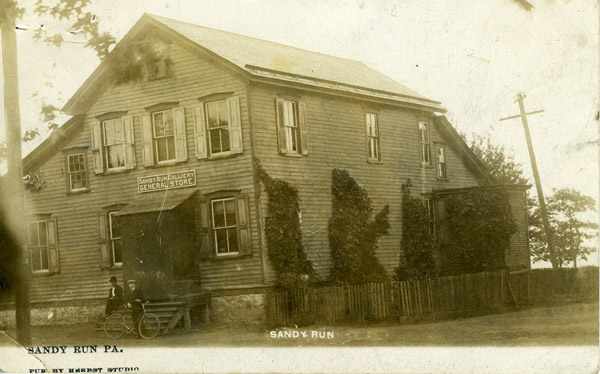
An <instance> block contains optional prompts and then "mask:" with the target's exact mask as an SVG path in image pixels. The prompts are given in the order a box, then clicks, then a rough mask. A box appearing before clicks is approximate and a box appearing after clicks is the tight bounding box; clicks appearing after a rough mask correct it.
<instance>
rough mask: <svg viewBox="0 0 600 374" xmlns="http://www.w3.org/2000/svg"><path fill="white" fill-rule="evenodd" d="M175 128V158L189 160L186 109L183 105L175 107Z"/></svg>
mask: <svg viewBox="0 0 600 374" xmlns="http://www.w3.org/2000/svg"><path fill="white" fill-rule="evenodd" d="M173 122H174V123H173V129H174V130H175V160H176V161H187V140H186V136H185V111H184V109H183V107H178V108H174V109H173Z"/></svg>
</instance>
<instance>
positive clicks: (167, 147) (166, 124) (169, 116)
mask: <svg viewBox="0 0 600 374" xmlns="http://www.w3.org/2000/svg"><path fill="white" fill-rule="evenodd" d="M152 129H153V131H154V134H153V136H154V147H155V149H154V152H155V154H156V161H157V162H158V163H161V162H165V161H174V160H175V129H174V124H173V111H172V110H164V111H161V112H155V113H152Z"/></svg>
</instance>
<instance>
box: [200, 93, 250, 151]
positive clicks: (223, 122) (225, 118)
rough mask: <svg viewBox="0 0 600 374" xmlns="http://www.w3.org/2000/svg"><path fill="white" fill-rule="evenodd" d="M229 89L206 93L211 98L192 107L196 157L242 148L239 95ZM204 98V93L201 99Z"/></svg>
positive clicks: (242, 149)
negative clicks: (223, 91) (232, 94)
mask: <svg viewBox="0 0 600 374" xmlns="http://www.w3.org/2000/svg"><path fill="white" fill-rule="evenodd" d="M229 94H231V93H220V94H212V95H209V97H210V98H212V99H215V98H219V100H211V101H207V102H203V103H202V104H200V105H197V106H196V107H194V120H195V130H196V131H195V135H196V157H197V158H198V159H204V158H207V157H220V156H228V155H234V154H239V153H243V152H244V145H243V138H242V120H241V115H240V99H239V97H237V96H233V97H227V98H223V99H220V98H221V97H223V96H227V95H229ZM207 99H208V98H207V97H205V98H204V100H207Z"/></svg>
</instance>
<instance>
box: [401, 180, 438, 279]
mask: <svg viewBox="0 0 600 374" xmlns="http://www.w3.org/2000/svg"><path fill="white" fill-rule="evenodd" d="M411 186H412V183H411V180H410V179H409V180H408V181H407V182H406V183H404V184H402V240H401V241H400V251H401V253H402V256H403V261H402V263H401V264H400V266H399V267H397V268H396V280H399V281H402V280H406V279H420V278H428V277H434V276H435V275H436V274H437V272H438V269H437V268H436V263H435V258H436V256H438V255H439V246H438V243H437V240H436V239H435V237H434V234H433V232H431V230H430V228H429V213H428V212H427V208H426V207H425V205H424V204H423V203H424V201H423V199H418V198H415V197H413V196H411V195H410V187H411Z"/></svg>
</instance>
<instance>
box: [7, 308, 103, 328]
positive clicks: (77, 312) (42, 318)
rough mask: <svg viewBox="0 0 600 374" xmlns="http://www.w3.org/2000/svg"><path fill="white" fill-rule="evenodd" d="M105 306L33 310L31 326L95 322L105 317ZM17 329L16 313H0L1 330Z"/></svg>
mask: <svg viewBox="0 0 600 374" xmlns="http://www.w3.org/2000/svg"><path fill="white" fill-rule="evenodd" d="M104 308H105V305H101V304H95V305H78V306H57V307H49V308H31V325H32V326H44V325H70V324H75V323H85V322H94V321H96V320H97V319H98V317H99V316H102V315H104ZM12 327H15V311H14V310H2V311H0V329H7V328H12Z"/></svg>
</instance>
